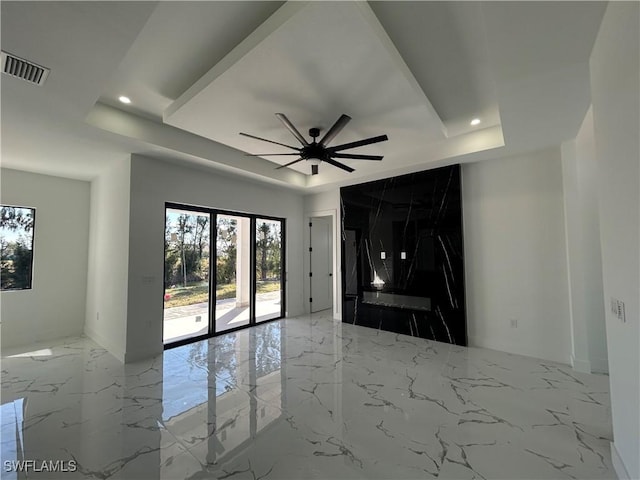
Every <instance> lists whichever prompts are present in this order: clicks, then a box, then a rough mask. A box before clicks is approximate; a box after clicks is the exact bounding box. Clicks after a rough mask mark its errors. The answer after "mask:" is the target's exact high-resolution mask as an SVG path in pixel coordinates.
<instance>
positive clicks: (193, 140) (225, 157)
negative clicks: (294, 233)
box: [85, 103, 307, 188]
mask: <svg viewBox="0 0 640 480" xmlns="http://www.w3.org/2000/svg"><path fill="white" fill-rule="evenodd" d="M85 121H86V123H87V124H89V125H92V126H94V127H97V128H99V129H101V130H105V131H108V132H111V133H115V134H117V135H122V136H124V137H128V138H132V139H134V140H138V141H141V142H143V143H145V144H148V145H153V146H158V147H162V148H166V149H168V150H172V151H175V152H179V153H181V154H185V155H189V156H192V157H197V158H202V159H205V160H208V161H210V162H211V167H212V168H215V167H216V166H217V167H219V168H220V167H224V169H225V170H228V171H232V172H234V173H237V174H238V175H240V176H247V175H249V176H252V177H254V178H255V177H256V176H257V177H262V178H264V179H265V181H269V182H273V181H276V182H279V183H282V184H284V185H287V186H288V187H289V188H304V187H306V185H307V175H304V174H302V173H299V172H296V171H294V170H290V169H286V170H284V169H283V170H275V168H274V165H275V164H273V163H271V162H269V161H266V160H264V159H261V158H255V157H246V156H244V155H242V153H241V152H240V151H238V150H235V149H233V148H231V147H227V146H226V145H222V144H220V143H217V142H214V141H212V140H208V139H206V138H204V137H200V136H198V135H194V134H192V133H189V132H185V131H184V130H180V129H179V128H175V127H172V126H170V125H165V124H162V123H158V122H154V121H152V120H149V119H146V118H142V117H139V116H136V115H133V114H130V113H127V112H124V111H122V110H120V109H117V108H114V107H111V106H109V105H105V104H103V103H96V104H95V105H94V106H93V108H92V109H91V111H90V112H89V114H88V115H87V117H86V119H85ZM240 162H241V165H242V167H239V166H238V164H239V163H240Z"/></svg>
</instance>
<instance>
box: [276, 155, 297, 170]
mask: <svg viewBox="0 0 640 480" xmlns="http://www.w3.org/2000/svg"><path fill="white" fill-rule="evenodd" d="M301 161H302V157H301V158H298V159H297V160H294V161H293V162H289V163H286V164H284V165H280V166H279V167H276V170H280V169H281V168H284V167H288V166H289V165H293V164H294V163H298V162H301Z"/></svg>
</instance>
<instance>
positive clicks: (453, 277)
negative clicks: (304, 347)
mask: <svg viewBox="0 0 640 480" xmlns="http://www.w3.org/2000/svg"><path fill="white" fill-rule="evenodd" d="M340 197H341V206H342V242H343V243H342V295H343V298H342V301H343V305H342V318H343V322H346V323H352V324H355V325H362V326H366V327H372V328H378V329H381V330H388V331H392V332H397V333H403V334H406V335H412V336H416V337H422V338H429V339H432V340H437V341H440V342H447V343H453V344H456V345H466V344H467V332H466V316H465V292H464V259H463V237H462V207H461V191H460V166H459V165H453V166H448V167H442V168H437V169H434V170H428V171H424V172H419V173H412V174H409V175H403V176H400V177H394V178H388V179H385V180H379V181H375V182H369V183H363V184H360V185H353V186H349V187H343V188H341V189H340Z"/></svg>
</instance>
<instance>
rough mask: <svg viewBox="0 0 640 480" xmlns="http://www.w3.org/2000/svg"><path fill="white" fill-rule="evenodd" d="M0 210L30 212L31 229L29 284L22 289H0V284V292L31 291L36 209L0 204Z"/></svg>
mask: <svg viewBox="0 0 640 480" xmlns="http://www.w3.org/2000/svg"><path fill="white" fill-rule="evenodd" d="M0 208H20V209H26V210H31V212H32V218H33V221H32V227H31V232H30V233H31V261H30V262H29V284H28V286H26V287H23V288H2V285H1V284H0V292H3V293H4V292H24V291H26V290H33V289H34V287H33V277H34V269H35V243H36V207H28V206H20V205H8V204H4V203H3V204H0Z"/></svg>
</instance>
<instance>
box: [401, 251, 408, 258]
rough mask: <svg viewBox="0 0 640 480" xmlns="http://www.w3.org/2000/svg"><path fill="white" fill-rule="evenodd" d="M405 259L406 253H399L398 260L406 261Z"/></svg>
mask: <svg viewBox="0 0 640 480" xmlns="http://www.w3.org/2000/svg"><path fill="white" fill-rule="evenodd" d="M406 259H407V252H400V260H406Z"/></svg>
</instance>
